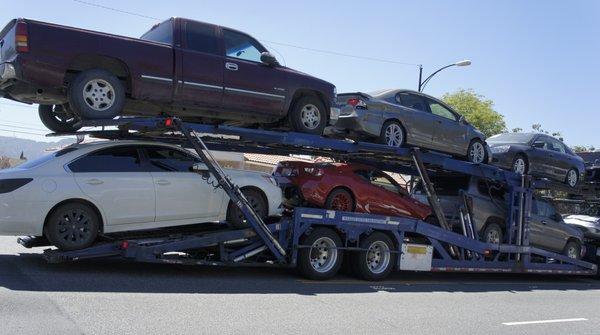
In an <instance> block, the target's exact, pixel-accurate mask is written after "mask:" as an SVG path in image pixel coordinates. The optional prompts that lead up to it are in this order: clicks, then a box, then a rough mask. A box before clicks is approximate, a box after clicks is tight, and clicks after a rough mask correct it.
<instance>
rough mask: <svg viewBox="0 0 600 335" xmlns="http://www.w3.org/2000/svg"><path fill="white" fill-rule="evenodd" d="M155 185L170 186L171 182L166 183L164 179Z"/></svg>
mask: <svg viewBox="0 0 600 335" xmlns="http://www.w3.org/2000/svg"><path fill="white" fill-rule="evenodd" d="M156 183H157V184H158V185H170V184H171V182H170V181H168V180H164V179H160V180H157V181H156Z"/></svg>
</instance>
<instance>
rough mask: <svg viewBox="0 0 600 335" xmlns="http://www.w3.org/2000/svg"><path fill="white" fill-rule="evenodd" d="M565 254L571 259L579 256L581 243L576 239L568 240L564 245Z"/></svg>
mask: <svg viewBox="0 0 600 335" xmlns="http://www.w3.org/2000/svg"><path fill="white" fill-rule="evenodd" d="M564 254H565V256H567V257H569V258H573V259H580V258H581V243H579V242H576V241H569V242H567V245H566V246H565V251H564Z"/></svg>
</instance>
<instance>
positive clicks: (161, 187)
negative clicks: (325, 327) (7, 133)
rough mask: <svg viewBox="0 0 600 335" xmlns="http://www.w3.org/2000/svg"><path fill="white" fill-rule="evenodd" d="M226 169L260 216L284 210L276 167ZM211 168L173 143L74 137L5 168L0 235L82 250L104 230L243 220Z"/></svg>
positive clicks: (0, 188)
mask: <svg viewBox="0 0 600 335" xmlns="http://www.w3.org/2000/svg"><path fill="white" fill-rule="evenodd" d="M192 171H195V172H192ZM225 172H226V173H227V174H228V175H229V176H230V177H231V179H232V180H233V182H234V183H235V184H237V185H238V186H239V187H240V188H241V189H242V192H243V193H244V194H245V195H246V198H248V201H249V202H250V203H251V204H252V206H253V207H254V209H255V210H256V211H257V213H258V214H259V215H260V216H262V217H263V218H266V217H269V216H277V215H280V214H281V199H282V194H281V189H280V188H279V187H278V186H277V183H276V182H275V180H274V179H273V178H272V177H271V176H270V175H267V174H263V173H258V172H249V171H240V170H230V169H226V170H225ZM199 174H201V175H202V174H203V175H204V176H202V177H201V176H200V175H199ZM208 176H209V174H208V170H206V166H205V165H204V164H202V163H201V161H200V159H199V158H198V157H197V156H196V155H195V154H192V153H191V152H189V151H187V150H184V149H181V148H180V147H178V146H174V145H168V144H159V143H155V142H143V141H103V142H93V143H87V144H76V145H72V146H69V147H66V148H64V149H62V150H60V151H57V152H55V153H52V154H49V155H46V156H44V157H42V158H39V159H36V160H33V161H29V162H26V163H24V164H22V165H20V166H18V167H16V168H13V169H9V170H0V235H17V236H18V235H32V236H42V235H43V236H45V237H46V238H47V239H48V240H49V241H50V243H52V244H53V245H55V246H57V247H58V248H60V249H63V250H75V249H81V248H85V247H87V246H90V245H91V244H93V243H94V241H95V240H96V238H97V237H98V235H99V234H103V233H114V232H123V231H132V230H145V229H154V228H162V227H169V226H180V225H188V224H196V223H202V222H213V221H222V220H225V219H226V220H227V221H229V222H230V223H232V224H233V225H243V223H244V222H243V217H242V216H241V214H240V211H239V210H238V209H237V207H235V206H234V205H233V203H232V202H231V201H230V200H229V197H228V196H227V195H226V194H225V192H224V191H223V190H222V189H221V188H218V189H217V188H215V187H213V185H211V183H212V184H214V183H215V181H214V179H213V177H210V179H209V180H206V179H207V178H208Z"/></svg>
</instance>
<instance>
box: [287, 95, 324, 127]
mask: <svg viewBox="0 0 600 335" xmlns="http://www.w3.org/2000/svg"><path fill="white" fill-rule="evenodd" d="M327 115H328V113H327V111H326V110H325V106H324V105H323V103H322V102H321V101H320V100H319V99H318V98H317V97H315V96H310V95H308V96H304V97H302V98H300V99H298V100H296V101H295V102H294V104H293V105H292V109H291V111H290V113H289V115H288V118H289V121H290V125H291V126H292V129H293V130H294V131H297V132H300V133H307V134H314V135H321V134H323V130H324V129H325V126H327Z"/></svg>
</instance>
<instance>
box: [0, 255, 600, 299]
mask: <svg viewBox="0 0 600 335" xmlns="http://www.w3.org/2000/svg"><path fill="white" fill-rule="evenodd" d="M0 287H4V288H7V289H10V290H17V291H49V292H127V293H203V294H211V293H213V294H218V293H230V294H238V293H252V294H261V293H262V294H278V293H296V294H301V295H314V294H324V293H367V292H374V291H388V292H398V293H400V292H494V291H503V292H507V293H514V292H527V291H536V290H597V289H600V280H597V279H594V278H589V277H566V276H540V275H522V274H518V275H517V274H493V275H492V274H456V273H414V272H400V273H394V274H392V275H391V276H390V277H389V278H388V279H387V280H385V281H382V282H376V283H373V282H365V281H360V280H356V279H354V278H352V277H350V276H347V275H344V274H340V275H339V276H337V277H336V278H334V279H332V280H330V281H325V282H315V281H308V280H304V279H301V278H300V277H298V276H297V274H296V273H295V271H293V270H289V269H274V268H224V267H208V266H181V265H167V264H149V263H133V262H126V261H122V260H118V259H115V260H110V259H106V260H93V261H92V260H88V261H79V262H73V263H64V264H48V263H46V261H45V260H44V259H43V258H42V257H41V255H40V254H35V253H22V254H19V255H0Z"/></svg>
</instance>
